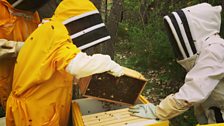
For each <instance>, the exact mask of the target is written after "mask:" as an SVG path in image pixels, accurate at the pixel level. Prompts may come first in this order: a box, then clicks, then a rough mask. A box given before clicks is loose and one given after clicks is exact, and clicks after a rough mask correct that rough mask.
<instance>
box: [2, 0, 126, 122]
mask: <svg viewBox="0 0 224 126" xmlns="http://www.w3.org/2000/svg"><path fill="white" fill-rule="evenodd" d="M109 39H110V36H109V34H108V32H107V29H106V27H105V24H104V23H103V22H102V19H101V16H100V14H99V11H98V10H97V9H96V8H95V6H94V5H93V4H92V3H91V2H90V1H89V0H63V1H62V2H61V3H60V4H59V6H58V7H57V9H56V11H55V14H54V15H53V17H52V18H50V19H49V20H46V21H45V23H43V24H41V25H40V26H39V27H38V28H37V29H36V30H35V31H34V32H33V33H32V34H31V35H30V36H29V37H28V39H27V40H26V41H25V44H24V45H23V48H22V49H21V50H20V53H19V55H18V58H17V63H16V65H15V70H14V79H13V86H12V92H11V94H10V96H9V99H8V101H7V112H6V121H7V126H12V125H16V126H29V125H32V126H66V125H67V122H68V115H69V110H70V104H71V96H72V92H71V90H72V79H73V77H76V78H77V79H79V78H82V77H86V76H89V75H92V74H95V73H102V72H106V71H108V72H110V73H111V74H113V75H114V76H121V75H122V74H123V70H122V68H121V66H120V65H118V64H117V63H115V62H114V61H112V60H111V58H110V57H109V56H108V55H101V54H94V55H92V56H88V55H87V54H85V53H83V52H82V51H81V50H85V49H87V48H89V47H93V46H95V45H97V44H99V43H102V42H106V41H107V40H109Z"/></svg>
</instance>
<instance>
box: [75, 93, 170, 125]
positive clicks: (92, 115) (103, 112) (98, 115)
mask: <svg viewBox="0 0 224 126" xmlns="http://www.w3.org/2000/svg"><path fill="white" fill-rule="evenodd" d="M107 103H108V102H105V101H100V100H96V99H92V98H84V99H77V100H74V101H73V103H72V118H73V125H74V126H169V121H158V120H153V119H145V118H140V117H136V116H131V115H130V114H131V113H130V112H129V111H128V107H129V106H128V105H121V104H116V103H110V104H108V105H107V106H105V104H107ZM137 103H138V104H140V103H141V104H146V103H148V101H147V100H146V99H145V98H144V97H143V96H139V99H138V100H137Z"/></svg>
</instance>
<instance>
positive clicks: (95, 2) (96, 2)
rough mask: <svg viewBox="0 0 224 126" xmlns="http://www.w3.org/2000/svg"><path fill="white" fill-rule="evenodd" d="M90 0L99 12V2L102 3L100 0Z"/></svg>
mask: <svg viewBox="0 0 224 126" xmlns="http://www.w3.org/2000/svg"><path fill="white" fill-rule="evenodd" d="M91 1H92V2H93V4H94V5H95V6H96V8H97V9H98V10H99V12H101V3H102V0H91Z"/></svg>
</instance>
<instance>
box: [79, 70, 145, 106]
mask: <svg viewBox="0 0 224 126" xmlns="http://www.w3.org/2000/svg"><path fill="white" fill-rule="evenodd" d="M123 69H124V75H123V76H121V77H114V76H113V75H111V74H109V73H101V74H95V75H93V76H92V77H88V78H85V79H83V80H81V81H80V90H81V92H82V94H83V95H84V96H86V97H92V98H96V99H99V100H103V101H107V102H114V103H120V104H129V105H133V104H134V103H135V102H136V100H137V99H138V96H139V95H140V94H141V92H142V90H143V89H144V87H145V84H146V82H147V80H146V79H145V78H144V76H143V75H142V74H140V73H139V72H137V71H135V70H131V69H128V68H126V67H123Z"/></svg>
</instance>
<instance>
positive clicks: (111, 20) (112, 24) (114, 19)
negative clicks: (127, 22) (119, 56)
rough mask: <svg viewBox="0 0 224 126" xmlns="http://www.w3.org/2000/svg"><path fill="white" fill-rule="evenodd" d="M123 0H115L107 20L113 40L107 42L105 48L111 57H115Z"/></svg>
mask: <svg viewBox="0 0 224 126" xmlns="http://www.w3.org/2000/svg"><path fill="white" fill-rule="evenodd" d="M122 5H123V0H113V5H112V8H111V11H110V15H109V17H108V20H107V28H108V30H109V33H110V35H111V40H110V41H109V42H107V44H106V47H105V50H104V51H106V52H105V53H106V54H109V55H110V56H111V58H112V59H113V58H114V46H115V41H116V37H117V30H118V24H119V22H120V19H121V17H122V10H123V7H122Z"/></svg>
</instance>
